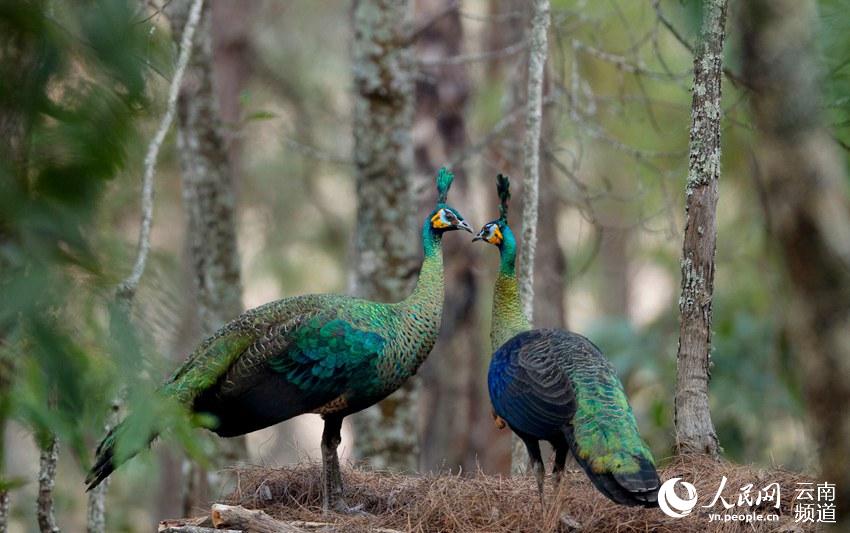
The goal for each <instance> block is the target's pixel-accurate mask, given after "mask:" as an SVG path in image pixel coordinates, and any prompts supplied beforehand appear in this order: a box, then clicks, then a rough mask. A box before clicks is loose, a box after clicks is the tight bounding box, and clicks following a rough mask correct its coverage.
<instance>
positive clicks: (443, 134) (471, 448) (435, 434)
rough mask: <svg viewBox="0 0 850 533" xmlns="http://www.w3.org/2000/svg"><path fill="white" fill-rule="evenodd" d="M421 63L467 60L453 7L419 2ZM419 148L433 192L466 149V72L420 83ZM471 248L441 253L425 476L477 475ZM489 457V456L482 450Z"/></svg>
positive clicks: (449, 69) (463, 200)
mask: <svg viewBox="0 0 850 533" xmlns="http://www.w3.org/2000/svg"><path fill="white" fill-rule="evenodd" d="M415 7H416V17H415V19H416V26H417V27H422V28H424V30H423V31H422V32H420V33H419V34H418V37H417V41H416V55H417V58H418V59H420V60H427V61H429V62H430V63H431V64H433V63H439V62H440V61H441V60H444V59H446V58H449V57H454V56H457V55H459V54H461V50H462V44H463V26H462V22H461V17H460V10H459V8H458V6H457V3H456V2H454V1H453V0H417V1H416V2H415ZM415 94H416V111H415V117H414V125H413V145H414V154H415V161H416V172H417V174H418V177H417V180H416V183H417V184H419V183H427V184H428V185H429V187H428V188H427V190H428V191H429V192H430V190H431V188H430V184H431V183H433V179H434V178H433V176H434V174H436V172H437V169H438V168H439V167H441V166H442V165H444V164H446V163H447V162H448V161H452V160H453V159H454V158H455V157H456V156H457V154H459V153H461V152H462V151H463V149H464V147H465V146H466V137H467V136H466V124H465V121H464V113H465V111H466V104H467V100H468V97H469V79H468V76H467V68H466V67H465V66H463V65H449V64H445V65H439V64H436V65H433V66H428V67H423V68H422V69H421V70H420V72H419V76H418V77H417V81H416V93H415ZM452 171H453V172H454V173H455V176H456V178H457V179H456V188H455V189H453V191H452V194H454V195H455V199H456V201H457V203H458V204H461V205H466V204H468V201H467V200H468V198H469V196H468V195H469V183H468V180H467V179H466V175H465V173H464V170H463V168H457V167H456V168H453V169H452ZM468 245H469V243H468V242H461V240H460V239H452V240H451V241H447V242H446V243H445V244H444V245H443V246H444V247H445V249H446V254H447V255H450V256H451V257H453V258H456V259H457V261H453V262H452V263H451V264H450V265H449V266H448V267H447V270H446V283H447V285H448V286H450V287H453V290H451V291H448V293H447V294H446V302H445V312H444V315H445V316H444V320H443V325H442V330H441V332H440V338H439V340H438V341H437V344H436V345H435V346H434V349H433V351H432V355H431V357H429V358H428V360H427V361H426V362H425V364H424V365H423V368H422V382H423V389H422V390H423V392H422V398H421V399H420V402H421V404H422V411H423V413H422V420H423V421H424V428H423V430H422V443H421V456H420V463H419V464H420V469H421V470H422V471H436V470H439V469H444V468H448V469H455V468H457V467H462V468H474V467H475V461H476V458H477V456H478V455H479V449H478V448H479V446H476V444H485V442H486V441H484V442H481V441H479V440H477V439H476V438H475V435H474V431H473V430H471V428H472V426H473V425H474V424H475V422H477V421H478V420H479V419H480V418H481V417H486V416H487V411H486V409H485V410H483V411H481V412H479V411H480V409H479V407H480V406H481V401H480V398H481V396H482V394H483V392H484V391H483V386H482V382H481V377H482V373H481V370H482V359H481V355H482V352H481V351H482V341H481V338H480V335H481V328H480V324H479V321H478V309H477V307H476V303H477V301H478V289H479V287H478V283H477V277H476V276H475V274H474V259H475V255H473V254H469V253H466V251H467V250H468V248H467V247H468ZM480 451H483V450H480Z"/></svg>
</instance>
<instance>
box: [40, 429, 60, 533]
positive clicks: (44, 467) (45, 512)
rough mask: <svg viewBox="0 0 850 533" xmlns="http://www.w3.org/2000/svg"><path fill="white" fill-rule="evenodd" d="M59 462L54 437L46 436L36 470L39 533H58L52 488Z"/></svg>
mask: <svg viewBox="0 0 850 533" xmlns="http://www.w3.org/2000/svg"><path fill="white" fill-rule="evenodd" d="M58 462H59V443H58V442H57V440H56V436H55V435H52V434H51V435H48V436H47V437H46V438H45V440H44V442H43V443H41V453H40V457H39V468H38V499H37V505H36V511H37V512H36V516H37V518H38V529H39V531H41V533H58V532H59V526H58V525H56V512H55V507H54V504H53V488H54V487H55V485H56V465H57V463H58Z"/></svg>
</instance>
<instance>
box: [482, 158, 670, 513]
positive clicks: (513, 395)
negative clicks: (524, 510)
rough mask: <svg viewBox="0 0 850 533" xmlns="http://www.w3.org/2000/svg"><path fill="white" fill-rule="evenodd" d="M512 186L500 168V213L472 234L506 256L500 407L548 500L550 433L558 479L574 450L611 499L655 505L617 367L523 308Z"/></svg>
mask: <svg viewBox="0 0 850 533" xmlns="http://www.w3.org/2000/svg"><path fill="white" fill-rule="evenodd" d="M509 187H510V183H509V180H508V177H507V176H502V175H499V176H498V178H497V190H498V193H499V200H500V207H499V218H498V219H497V220H494V221H493V222H489V223H487V224H485V225H484V227H482V228H481V231H480V232H478V234H477V235H476V236H475V238H474V239H473V240H474V241H476V240H482V241H486V242H488V243H490V244H493V245H495V246H497V247H498V248H499V252H500V257H501V265H500V268H499V275H498V277H497V279H496V288H495V293H494V297H493V322H492V329H491V333H490V339H491V342H492V347H493V351H494V353H493V359H492V360H491V361H490V370H489V373H488V377H487V381H488V388H489V390H490V400H491V402H492V404H493V410H494V413H495V415H496V416H497V417H498V418H500V419H501V420H503V421H505V422H507V424H508V426H509V427H510V428H511V429H512V430H513V431H514V432H515V433H516V434H517V436H519V437H520V438H521V439H522V440H523V442H524V443H525V446H526V448H527V449H528V455H529V456H530V458H531V462H532V464H533V466H534V474H535V477H536V478H537V487H538V490H539V492H540V498H541V500H542V499H543V476H544V467H543V459H542V458H541V455H540V445H539V441H540V440H546V441H549V442H550V443H551V444H552V446H553V448H554V449H555V465H554V467H553V470H552V473H553V474H554V475H555V479H556V485H557V483H558V480H559V478H560V473H561V472H562V471H563V469H564V462H565V461H566V458H567V451H568V450H569V451H571V452H572V454H573V456H574V457H575V458H576V460H577V461H578V463H579V464H580V465H581V467H582V468H583V469H584V471H585V472H586V473H587V476H588V477H589V478H590V480H591V481H592V482H593V484H594V485H595V486H596V487H597V488H598V489H599V490H600V491H601V492H602V493H603V494H605V495H606V496H607V497H608V498H610V499H611V500H613V501H614V502H616V503H619V504H623V505H644V506H646V507H654V506H656V505H657V498H658V487H659V484H660V483H659V479H658V474H657V473H656V471H655V464H654V461H653V459H652V454H651V453H650V451H649V449H648V448H647V446H646V444H645V443H644V441H643V440H642V439H641V437H640V434H639V433H638V428H637V422H636V421H635V417H634V415H633V414H632V409H631V407H630V406H629V402H628V400H627V399H626V394H625V391H624V390H623V385H622V384H621V383H620V380H619V379H618V378H617V374H616V372H615V371H614V368H613V367H612V366H611V364H610V363H609V362H608V360H607V359H606V358H605V356H604V355H602V352H601V351H600V350H599V348H597V347H596V346H595V345H594V344H593V343H592V342H590V341H589V340H588V339H586V338H585V337H582V336H581V335H578V334H576V333H572V332H569V331H563V330H558V329H532V328H531V325H530V324H529V322H528V319H527V318H526V317H525V315H524V314H523V311H522V306H521V303H520V298H519V286H518V283H517V278H516V274H515V270H514V268H515V263H516V241H515V240H514V236H513V233H512V232H511V228H510V227H509V226H508V220H507V217H508V199H509V198H510V192H509ZM498 418H497V421H498V422H500V421H499V420H498Z"/></svg>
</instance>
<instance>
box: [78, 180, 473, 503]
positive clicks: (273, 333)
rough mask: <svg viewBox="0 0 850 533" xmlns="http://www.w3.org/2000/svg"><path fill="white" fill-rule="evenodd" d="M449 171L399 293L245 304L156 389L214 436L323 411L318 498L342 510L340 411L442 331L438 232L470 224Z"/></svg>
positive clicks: (96, 478)
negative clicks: (452, 195)
mask: <svg viewBox="0 0 850 533" xmlns="http://www.w3.org/2000/svg"><path fill="white" fill-rule="evenodd" d="M453 179H454V176H453V175H452V174H451V173H450V172H449V171H448V170H446V169H441V170H440V172H439V173H438V175H437V192H438V199H437V205H436V208H435V209H434V210H433V211H432V212H431V213H430V214H429V215H428V217H427V218H426V219H425V222H424V224H423V226H422V246H423V248H424V252H425V254H424V255H425V257H424V261H423V263H422V267H421V270H420V272H419V279H418V281H417V283H416V287H415V288H414V290H413V292H412V293H411V294H410V295H409V296H408V297H407V298H406V299H405V300H403V301H401V302H398V303H379V302H371V301H367V300H363V299H359V298H354V297H351V296H344V295H330V294H325V295H309V296H296V297H293V298H286V299H283V300H279V301H275V302H271V303H268V304H265V305H263V306H260V307H257V308H255V309H251V310H249V311H246V312H245V313H243V314H242V315H240V316H239V317H238V318H236V319H235V320H233V321H231V322H230V323H228V324H226V325H225V326H223V327H222V328H221V329H219V330H218V331H217V332H215V333H214V334H213V335H212V336H211V337H209V338H208V339H206V340H205V341H203V342H202V343H201V345H200V346H198V348H197V349H196V350H195V351H194V353H192V355H191V356H190V357H189V358H188V359H187V360H186V362H185V363H184V364H183V365H182V366H181V367H180V368H179V369H178V370H177V371H176V372H175V373H174V374H173V375H172V376H171V378H170V379H169V380H168V381H167V382H166V383H165V384H164V385H163V386H162V387H161V389H160V392H161V393H162V394H164V395H167V396H169V397H171V398H174V399H176V400H177V401H179V402H180V403H182V404H183V405H185V406H187V407H188V408H189V409H191V410H192V411H193V412H196V413H208V414H210V415H212V416H213V417H214V419H215V421H216V423H215V424H214V425H213V426H212V427H211V428H210V429H212V430H213V431H214V432H215V433H217V434H218V435H220V436H222V437H233V436H237V435H243V434H245V433H250V432H252V431H256V430H258V429H262V428H265V427H268V426H271V425H274V424H277V423H278V422H282V421H284V420H287V419H289V418H292V417H294V416H297V415H300V414H304V413H317V414H319V415H321V416H322V417H323V419H324V431H323V434H322V443H321V448H322V489H323V500H322V503H323V507H324V509H325V511H327V510H330V509H334V510H338V511H343V512H344V511H346V510H348V507H347V506H346V504H345V502H344V500H343V498H342V490H343V489H342V478H341V475H340V469H339V459H338V456H337V446H338V445H339V442H340V429H341V426H342V420H343V418H344V417H346V416H348V415H350V414H352V413H355V412H357V411H360V410H362V409H364V408H366V407H369V406H370V405H373V404H375V403H377V402H378V401H380V400H382V399H384V398H385V397H387V396H388V395H389V394H391V393H392V392H393V391H395V390H396V389H398V388H399V387H400V386H401V385H402V384H403V383H404V382H405V381H406V380H407V379H408V378H409V377H411V376H412V375H413V374H415V373H416V371H417V369H418V368H419V365H420V364H422V362H423V361H424V360H425V358H426V357H427V355H428V353H429V352H430V351H431V348H432V347H433V346H434V343H435V341H436V340H437V334H438V332H439V330H440V319H441V315H442V311H443V297H444V277H443V255H442V251H441V240H442V238H443V234H444V233H446V232H448V231H453V230H459V229H462V230H466V231H469V232H470V233H472V229H471V228H470V226H469V224H468V223H467V222H466V221H465V220H464V219H463V217H462V216H461V214H460V213H459V212H458V211H457V210H456V209H454V208H452V207H450V206H449V205H447V204H446V197H447V195H448V191H449V187H450V186H451V183H452V180H453ZM129 424H132V415H131V416H130V417H129V418H128V419H126V420H125V421H124V422H122V424H119V425H118V426H117V427H116V428H115V429H114V430H113V431H111V432H109V433H108V434H107V435H106V437H105V438H104V439H103V441H102V442H101V443H100V446H99V447H98V448H97V452H96V460H95V465H94V467H93V468H92V469H91V472H90V473H89V475H88V477H87V479H86V483H87V484H88V489H89V490H91V489H92V488H94V487H96V486H97V485H98V484H99V483H100V482H101V481H103V480H104V479H105V478H106V477H107V476H109V474H110V473H112V471H113V470H114V469H115V468H116V467H117V466H119V465H118V464H116V463H115V460H114V458H115V456H114V454H113V451H114V447H115V443H116V439H117V438H118V436H119V435H120V434H121V432H122V431H125V430H126V428H127V427H128V425H129ZM155 437H156V436H155V435H153V436H151V440H153V439H154V438H155Z"/></svg>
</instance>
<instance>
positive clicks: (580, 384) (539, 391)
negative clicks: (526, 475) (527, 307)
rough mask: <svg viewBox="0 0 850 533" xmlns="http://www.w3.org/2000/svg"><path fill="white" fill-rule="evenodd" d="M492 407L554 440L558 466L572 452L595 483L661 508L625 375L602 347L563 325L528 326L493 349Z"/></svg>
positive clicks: (614, 496)
mask: <svg viewBox="0 0 850 533" xmlns="http://www.w3.org/2000/svg"><path fill="white" fill-rule="evenodd" d="M488 387H489V390H490V399H491V401H492V403H493V409H494V410H495V412H496V414H498V415H499V416H500V417H501V418H502V419H504V420H505V422H507V424H508V425H509V426H510V428H511V429H512V430H513V431H514V432H515V433H516V434H517V435H518V436H519V437H520V438H521V439H522V440H523V441H524V442H525V444H526V446H527V447H529V448H530V449H536V450H538V451H537V452H530V453H532V455H534V454H535V453H537V454H539V447H538V444H537V441H539V440H545V441H548V442H550V443H551V444H552V447H553V448H554V449H555V452H556V464H555V468H556V470H557V471H560V470H561V469H563V465H564V460H565V459H566V455H567V450H569V451H571V452H572V454H573V456H574V457H575V458H576V460H577V461H578V463H579V465H581V467H582V468H583V469H584V471H585V472H586V473H587V476H588V477H589V478H590V480H591V481H592V482H593V484H594V485H595V486H596V487H597V488H598V489H599V490H600V491H601V492H602V493H603V494H605V495H606V496H607V497H608V498H610V499H611V500H613V501H614V502H616V503H619V504H622V505H645V506H655V505H656V501H657V491H658V487H659V479H658V474H657V473H656V471H655V465H654V464H653V462H652V456H651V455H650V454H649V451H648V450H647V449H646V445H645V444H644V443H643V441H642V440H641V438H640V436H639V435H638V434H637V424H636V422H635V420H634V416H633V415H632V412H631V409H630V408H629V405H628V402H627V401H626V398H625V392H624V391H623V388H622V385H621V384H620V380H619V379H618V378H617V375H616V373H615V371H614V369H613V368H612V367H611V364H610V363H609V362H608V360H607V359H605V357H604V356H603V355H602V353H601V352H600V351H599V349H598V348H597V347H596V346H595V345H594V344H593V343H592V342H590V341H589V340H587V339H586V338H584V337H582V336H581V335H578V334H575V333H570V332H567V331H562V330H557V329H536V330H530V331H524V332H522V333H520V334H518V335H516V336H514V337H512V338H511V339H510V340H508V341H507V342H506V343H505V344H503V345H502V346H501V348H499V349H498V350H496V352H495V353H494V354H493V359H492V361H491V362H490V371H489V374H488Z"/></svg>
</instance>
